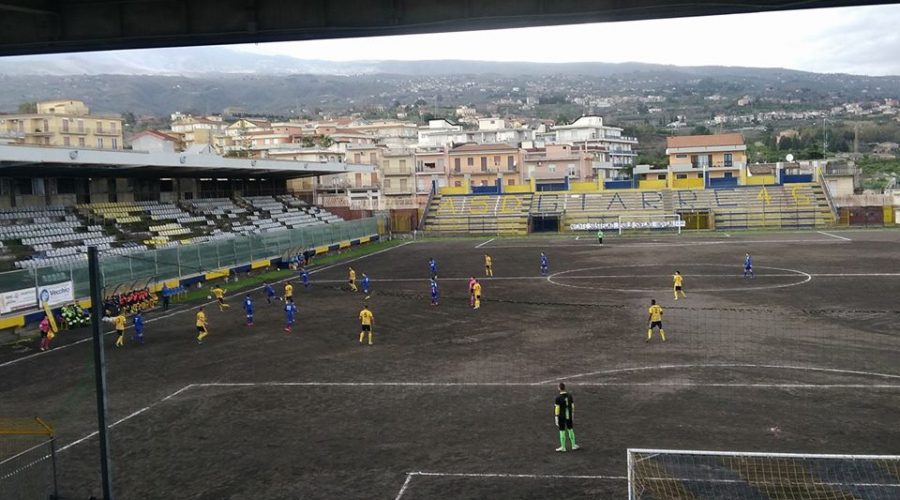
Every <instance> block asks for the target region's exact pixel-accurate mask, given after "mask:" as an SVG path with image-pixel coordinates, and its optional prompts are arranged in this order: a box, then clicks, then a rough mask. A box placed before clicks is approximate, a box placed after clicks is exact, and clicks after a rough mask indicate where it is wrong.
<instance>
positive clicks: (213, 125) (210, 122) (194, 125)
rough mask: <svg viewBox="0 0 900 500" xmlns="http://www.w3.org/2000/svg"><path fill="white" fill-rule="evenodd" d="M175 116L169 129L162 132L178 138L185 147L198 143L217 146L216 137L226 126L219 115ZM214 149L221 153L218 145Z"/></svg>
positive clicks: (222, 132)
mask: <svg viewBox="0 0 900 500" xmlns="http://www.w3.org/2000/svg"><path fill="white" fill-rule="evenodd" d="M177 118H178V119H176V120H175V121H173V122H172V126H171V127H170V128H171V130H163V131H162V132H163V133H165V134H168V135H171V136H174V137H176V138H178V140H179V141H181V143H182V144H183V146H184V148H185V149H186V148H189V147H191V146H194V145H198V144H199V145H203V146H207V145H211V146H214V147H216V146H218V143H217V141H216V137H217V136H219V135H221V134H224V132H225V129H226V128H227V127H228V124H227V123H225V122H224V121H222V117H221V116H191V115H179V116H178V117H177ZM216 151H218V152H219V153H223V151H222V150H220V149H219V148H218V147H216Z"/></svg>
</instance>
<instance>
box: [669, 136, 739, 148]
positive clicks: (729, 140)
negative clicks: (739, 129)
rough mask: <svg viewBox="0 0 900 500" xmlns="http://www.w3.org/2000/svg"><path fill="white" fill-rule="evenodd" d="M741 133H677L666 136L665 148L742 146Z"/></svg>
mask: <svg viewBox="0 0 900 500" xmlns="http://www.w3.org/2000/svg"><path fill="white" fill-rule="evenodd" d="M743 145H744V136H743V135H741V134H737V133H735V134H714V135H679V136H672V137H666V147H667V148H702V147H709V146H743Z"/></svg>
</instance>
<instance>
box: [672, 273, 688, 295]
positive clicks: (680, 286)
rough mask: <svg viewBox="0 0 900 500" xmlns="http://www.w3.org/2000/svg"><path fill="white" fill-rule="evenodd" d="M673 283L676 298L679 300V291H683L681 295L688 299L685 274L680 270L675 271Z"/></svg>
mask: <svg viewBox="0 0 900 500" xmlns="http://www.w3.org/2000/svg"><path fill="white" fill-rule="evenodd" d="M672 284H673V287H674V291H675V300H678V292H681V297H682V298H685V299H686V298H687V295H685V294H684V276H682V275H681V273H680V272H678V271H675V274H674V275H673V276H672Z"/></svg>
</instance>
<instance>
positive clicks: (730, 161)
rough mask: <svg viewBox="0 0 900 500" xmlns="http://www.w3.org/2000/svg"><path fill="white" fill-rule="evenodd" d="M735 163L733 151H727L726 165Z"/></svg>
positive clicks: (729, 165)
mask: <svg viewBox="0 0 900 500" xmlns="http://www.w3.org/2000/svg"><path fill="white" fill-rule="evenodd" d="M733 165H734V158H733V156H732V154H731V153H725V166H726V167H731V166H733Z"/></svg>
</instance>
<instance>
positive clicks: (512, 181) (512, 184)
mask: <svg viewBox="0 0 900 500" xmlns="http://www.w3.org/2000/svg"><path fill="white" fill-rule="evenodd" d="M506 185H507V186H515V185H516V180H515V179H512V178H510V179H509V180H507V181H506Z"/></svg>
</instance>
